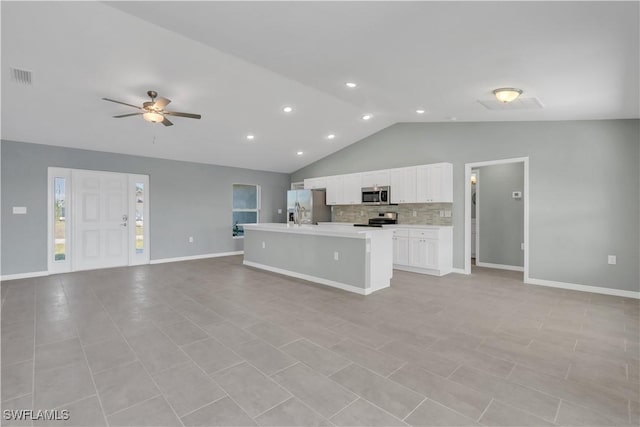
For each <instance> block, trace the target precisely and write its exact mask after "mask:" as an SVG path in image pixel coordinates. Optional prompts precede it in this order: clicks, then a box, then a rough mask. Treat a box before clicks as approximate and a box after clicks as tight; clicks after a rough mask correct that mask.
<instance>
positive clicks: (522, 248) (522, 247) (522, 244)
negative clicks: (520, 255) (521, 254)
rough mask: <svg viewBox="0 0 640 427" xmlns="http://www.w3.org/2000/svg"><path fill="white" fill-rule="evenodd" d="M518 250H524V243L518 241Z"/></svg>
mask: <svg viewBox="0 0 640 427" xmlns="http://www.w3.org/2000/svg"><path fill="white" fill-rule="evenodd" d="M520 250H521V251H524V243H520Z"/></svg>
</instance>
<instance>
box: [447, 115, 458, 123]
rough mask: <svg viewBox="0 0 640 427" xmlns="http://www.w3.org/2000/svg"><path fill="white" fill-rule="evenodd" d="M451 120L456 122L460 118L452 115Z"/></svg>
mask: <svg viewBox="0 0 640 427" xmlns="http://www.w3.org/2000/svg"><path fill="white" fill-rule="evenodd" d="M449 120H451V121H452V122H455V121H456V120H458V118H457V117H453V116H451V117H449Z"/></svg>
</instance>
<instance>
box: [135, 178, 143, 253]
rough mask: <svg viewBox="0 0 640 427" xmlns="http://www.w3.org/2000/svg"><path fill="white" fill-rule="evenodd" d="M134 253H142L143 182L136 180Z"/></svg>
mask: <svg viewBox="0 0 640 427" xmlns="http://www.w3.org/2000/svg"><path fill="white" fill-rule="evenodd" d="M135 211H136V254H142V253H144V182H136V203H135Z"/></svg>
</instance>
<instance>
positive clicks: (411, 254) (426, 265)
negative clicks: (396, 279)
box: [393, 226, 453, 276]
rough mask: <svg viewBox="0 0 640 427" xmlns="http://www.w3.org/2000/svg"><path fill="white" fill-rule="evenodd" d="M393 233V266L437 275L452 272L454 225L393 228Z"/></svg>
mask: <svg viewBox="0 0 640 427" xmlns="http://www.w3.org/2000/svg"><path fill="white" fill-rule="evenodd" d="M393 232H394V234H393V268H396V269H398V270H407V271H412V272H414V273H422V274H432V275H436V276H444V275H445V274H449V273H451V270H452V268H453V265H452V262H453V251H452V249H453V247H452V238H453V233H452V229H451V227H437V226H434V227H430V228H399V227H398V228H395V227H393Z"/></svg>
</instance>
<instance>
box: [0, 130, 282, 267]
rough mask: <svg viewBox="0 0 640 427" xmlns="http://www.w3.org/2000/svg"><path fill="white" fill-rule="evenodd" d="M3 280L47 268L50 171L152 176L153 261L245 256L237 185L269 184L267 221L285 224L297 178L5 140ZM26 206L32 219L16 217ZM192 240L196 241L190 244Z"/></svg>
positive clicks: (265, 195)
mask: <svg viewBox="0 0 640 427" xmlns="http://www.w3.org/2000/svg"><path fill="white" fill-rule="evenodd" d="M1 144H2V146H1V150H2V156H1V162H2V163H1V166H2V239H1V244H2V274H3V275H7V274H18V273H28V272H35V271H46V270H47V168H48V167H49V166H57V167H64V168H73V169H94V170H104V171H112V172H127V173H136V174H146V175H149V176H150V178H149V186H150V192H149V208H150V220H149V232H150V241H151V247H150V250H151V252H150V255H151V259H152V260H154V259H162V258H172V257H182V256H191V255H201V254H209V253H219V252H231V251H238V250H242V240H240V239H235V240H234V239H233V238H232V236H231V226H232V222H231V218H232V216H231V203H232V184H260V185H261V186H262V209H261V217H260V220H261V222H284V220H285V215H284V213H283V214H280V215H278V213H277V210H278V208H281V209H283V212H285V211H286V192H287V190H288V188H289V175H288V174H280V173H273V172H261V171H255V170H249V169H239V168H230V167H224V166H214V165H206V164H199V163H189V162H179V161H171V160H162V159H154V158H148V157H138V156H128V155H122V154H112V153H104V152H97V151H88V150H78V149H71V148H63V147H53V146H47V145H38V144H27V143H21V142H12V141H2V143H1ZM12 206H26V207H27V208H28V214H27V215H13V214H12V209H11V208H12ZM188 236H194V242H193V243H188V241H187V240H188Z"/></svg>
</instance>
